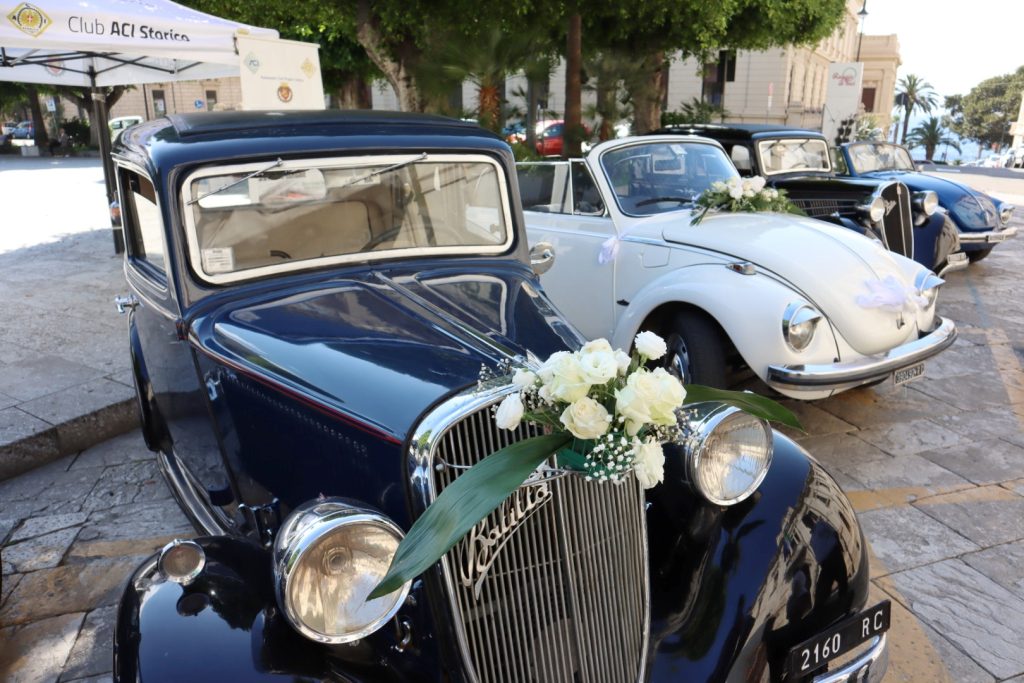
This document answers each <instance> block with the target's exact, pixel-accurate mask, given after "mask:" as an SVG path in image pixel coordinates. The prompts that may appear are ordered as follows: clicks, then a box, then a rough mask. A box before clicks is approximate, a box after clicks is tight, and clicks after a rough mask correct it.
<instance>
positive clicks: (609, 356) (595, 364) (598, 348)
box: [579, 339, 619, 384]
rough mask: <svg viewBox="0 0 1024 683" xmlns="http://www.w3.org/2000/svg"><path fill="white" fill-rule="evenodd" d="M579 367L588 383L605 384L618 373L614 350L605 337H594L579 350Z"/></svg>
mask: <svg viewBox="0 0 1024 683" xmlns="http://www.w3.org/2000/svg"><path fill="white" fill-rule="evenodd" d="M579 363H580V369H581V370H582V371H583V377H584V378H585V379H586V380H587V381H588V382H589V383H590V384H605V383H606V382H608V381H609V380H611V379H613V378H614V377H615V376H616V375H617V374H619V363H618V361H617V360H616V359H615V352H614V351H612V346H611V344H609V343H608V341H607V340H606V339H595V340H594V341H592V342H587V344H586V345H585V346H584V347H583V348H582V349H581V350H580V353H579Z"/></svg>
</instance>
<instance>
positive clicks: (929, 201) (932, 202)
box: [914, 190, 939, 216]
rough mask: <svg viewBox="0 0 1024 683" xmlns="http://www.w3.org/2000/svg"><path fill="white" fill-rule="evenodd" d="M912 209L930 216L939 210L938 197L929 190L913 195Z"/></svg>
mask: <svg viewBox="0 0 1024 683" xmlns="http://www.w3.org/2000/svg"><path fill="white" fill-rule="evenodd" d="M914 208H916V209H917V210H919V211H921V212H922V213H923V214H924V215H926V216H931V215H932V214H933V213H935V212H936V211H938V210H939V195H937V194H935V193H934V192H932V191H931V190H926V191H924V192H915V193H914Z"/></svg>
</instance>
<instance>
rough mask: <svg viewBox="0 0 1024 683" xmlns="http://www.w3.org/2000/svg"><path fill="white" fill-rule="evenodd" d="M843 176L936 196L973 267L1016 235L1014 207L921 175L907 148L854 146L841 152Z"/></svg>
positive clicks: (887, 144)
mask: <svg viewBox="0 0 1024 683" xmlns="http://www.w3.org/2000/svg"><path fill="white" fill-rule="evenodd" d="M838 152H839V154H838V156H839V159H838V161H839V162H840V166H841V167H842V170H841V172H844V173H847V174H849V175H850V176H853V177H857V178H877V179H881V180H898V181H899V182H901V183H903V184H904V185H906V186H907V187H909V188H910V189H911V190H913V191H915V192H934V193H935V194H936V195H937V196H938V198H939V205H940V206H941V207H942V208H944V209H945V210H946V211H947V212H948V213H949V217H950V218H951V219H952V220H953V222H954V223H956V226H957V228H959V230H960V245H961V248H962V249H963V250H964V252H966V253H967V257H968V258H969V259H970V261H971V262H972V263H974V262H976V261H980V260H981V259H983V258H985V257H986V256H988V255H989V254H990V253H992V249H993V248H995V245H997V244H999V243H1000V242H1003V241H1005V240H1008V239H1010V238H1011V237H1013V236H1015V235H1016V234H1017V228H1011V227H1009V224H1010V218H1011V217H1012V216H1013V209H1014V206H1013V205H1012V204H1008V203H1006V202H1003V201H1000V200H999V199H996V198H995V197H990V196H988V195H987V194H985V193H984V192H978V191H977V190H974V189H971V188H970V187H967V186H966V185H963V184H961V183H958V182H954V181H952V180H948V179H946V178H940V177H938V176H935V175H929V174H926V173H919V172H918V170H917V167H916V166H915V165H914V162H913V160H912V159H911V157H910V152H908V151H907V149H906V148H905V147H901V146H900V145H895V144H893V143H891V142H851V143H847V144H845V145H841V146H840V147H839V150H838Z"/></svg>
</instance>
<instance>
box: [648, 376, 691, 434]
mask: <svg viewBox="0 0 1024 683" xmlns="http://www.w3.org/2000/svg"><path fill="white" fill-rule="evenodd" d="M647 381H648V382H650V383H652V384H653V385H654V398H649V399H647V408H648V412H649V413H650V415H651V422H654V423H655V424H659V425H674V424H675V423H676V410H677V409H679V408H680V407H682V405H683V401H684V400H686V389H684V388H683V384H682V382H680V381H679V378H678V377H676V376H675V375H673V374H672V373H670V372H668V371H667V370H665V369H664V368H655V370H654V371H653V372H652V373H651V376H650V378H649V379H648V380H647Z"/></svg>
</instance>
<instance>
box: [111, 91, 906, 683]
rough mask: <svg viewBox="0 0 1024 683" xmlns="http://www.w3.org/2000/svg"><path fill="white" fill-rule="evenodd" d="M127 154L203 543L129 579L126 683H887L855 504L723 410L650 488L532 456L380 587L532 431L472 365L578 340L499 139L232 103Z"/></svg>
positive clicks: (154, 358) (123, 143) (696, 412)
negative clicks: (741, 497) (480, 514)
mask: <svg viewBox="0 0 1024 683" xmlns="http://www.w3.org/2000/svg"><path fill="white" fill-rule="evenodd" d="M114 161H115V164H116V166H117V180H118V188H119V193H120V201H121V206H122V210H123V224H124V231H125V237H126V244H127V250H126V261H125V274H126V277H127V280H128V284H129V288H130V292H131V293H130V295H128V296H126V297H124V298H122V299H121V300H120V306H121V307H122V309H124V310H126V311H128V312H129V325H128V338H129V342H130V348H131V359H132V369H133V376H134V379H135V383H136V388H137V396H138V405H139V412H140V414H141V416H142V426H143V435H144V437H145V439H146V443H147V444H148V445H149V447H150V448H152V449H153V450H155V451H157V456H156V457H157V459H158V461H159V463H160V465H161V467H162V469H163V471H164V473H165V475H166V477H167V479H168V482H169V484H170V485H171V488H172V490H173V491H174V493H175V495H176V496H177V498H178V500H179V502H181V503H182V505H183V506H184V508H185V509H186V511H187V512H188V514H189V515H190V517H191V518H192V520H193V522H194V523H195V524H196V526H197V528H198V529H199V530H201V532H202V533H203V534H205V535H204V536H203V537H202V538H198V539H195V540H183V541H179V542H176V543H172V544H170V545H168V546H167V547H166V548H165V549H164V550H163V551H162V552H161V553H159V554H158V555H156V556H154V557H152V558H150V559H148V560H146V561H145V562H144V563H143V564H142V565H141V566H140V567H139V568H138V569H137V570H136V571H135V572H134V574H133V575H132V576H131V578H130V579H129V581H128V582H127V585H126V587H125V589H124V594H123V597H122V600H121V604H120V607H119V609H118V621H117V625H116V628H115V642H114V648H115V657H114V680H115V681H119V682H125V683H126V682H128V681H133V682H134V681H139V682H142V683H154V682H156V681H190V682H191V683H203V682H205V681H211V682H212V681H217V682H218V683H219V682H221V681H266V680H269V679H271V678H273V679H275V680H278V679H280V680H293V681H298V680H302V681H313V680H316V681H335V682H341V681H392V682H395V683H398V682H403V681H404V682H410V683H411V682H414V681H415V682H426V681H442V680H445V681H477V682H479V683H500V682H505V681H512V680H515V681H545V682H546V683H574V682H579V681H596V680H609V681H611V680H614V681H616V682H617V681H639V680H643V681H649V682H651V683H668V682H669V681H680V680H693V681H713V682H722V683H724V682H725V681H737V680H752V681H757V682H760V681H769V682H774V683H781V681H783V680H786V681H805V682H807V683H809V682H810V681H811V680H812V678H813V679H814V680H820V679H818V678H816V677H818V676H820V675H822V674H828V673H830V672H831V675H833V676H836V675H840V674H842V675H846V674H844V673H843V672H844V671H847V672H852V674H851V675H855V676H857V677H858V679H859V680H870V681H879V680H880V679H881V677H882V675H883V674H884V672H885V666H886V641H885V637H886V635H885V630H886V629H887V628H888V623H889V613H888V604H887V603H880V604H877V605H874V606H872V607H870V608H868V609H865V607H866V606H867V598H868V589H869V571H868V555H867V547H866V544H865V543H864V540H863V537H862V535H861V531H860V528H859V526H858V523H857V518H856V515H855V513H854V510H853V509H852V507H851V505H850V503H849V501H848V500H847V499H846V497H845V496H844V495H843V493H842V492H841V491H840V489H839V487H838V486H837V485H836V483H835V482H834V481H833V480H832V478H831V477H830V476H829V475H828V474H827V473H826V472H825V471H824V470H823V469H821V467H820V466H819V465H818V464H817V463H816V462H815V461H814V460H813V459H812V458H810V457H809V456H808V455H807V454H806V453H805V452H804V451H802V450H801V449H800V448H799V446H797V445H796V444H794V443H793V442H792V441H790V440H789V439H787V438H785V437H784V436H782V435H779V434H774V433H773V432H772V431H771V430H770V429H769V428H768V427H767V425H766V424H765V423H763V422H761V421H759V420H757V419H756V418H752V417H749V416H746V414H745V413H739V412H737V411H735V410H734V409H731V408H725V407H723V406H721V405H717V404H699V405H694V406H693V407H692V408H691V409H690V410H692V411H693V412H692V413H688V417H687V418H686V422H685V423H684V424H685V427H686V428H687V429H688V430H690V433H691V434H692V439H690V440H688V441H687V443H686V444H685V445H676V446H672V447H670V456H671V457H670V458H669V463H668V471H667V472H666V481H665V483H664V484H663V485H661V486H659V487H657V488H656V489H652V490H651V491H650V492H649V493H648V494H647V497H646V498H645V494H644V493H643V492H642V490H641V489H640V487H639V485H638V484H634V483H626V484H624V485H621V486H600V485H597V484H592V483H587V482H586V481H585V480H584V479H583V478H582V477H577V476H571V475H570V476H557V477H554V478H548V477H547V475H546V470H539V471H538V473H537V476H535V477H533V478H532V479H531V480H528V482H527V483H526V484H524V486H523V487H522V488H520V489H519V490H517V491H516V492H515V493H514V494H513V495H512V497H510V498H509V499H508V501H506V503H504V504H503V506H504V507H503V508H501V509H500V510H498V511H496V512H495V513H494V514H493V515H492V517H491V518H489V519H487V520H485V521H484V522H482V523H481V524H480V525H478V527H477V528H476V530H475V531H474V532H471V534H470V535H469V536H467V538H466V539H464V540H463V541H460V542H459V543H458V544H456V545H455V547H453V548H452V549H451V550H450V551H449V552H448V553H447V554H446V555H445V557H444V558H443V559H442V561H441V562H440V563H438V564H436V565H435V566H434V567H432V568H431V569H430V570H428V571H427V572H426V573H424V574H423V575H422V576H421V577H419V578H417V579H415V580H413V581H411V582H409V583H406V584H405V586H404V587H403V588H402V589H401V590H399V591H396V592H394V593H392V594H390V595H387V596H384V597H381V598H377V599H374V600H371V601H367V600H366V599H365V598H366V596H367V595H368V594H369V592H370V591H371V589H372V588H373V587H374V586H375V585H376V584H377V582H378V581H379V580H380V579H381V578H382V577H383V574H384V572H385V571H386V569H387V568H388V565H389V563H390V561H391V558H392V556H393V554H394V552H395V548H396V546H397V544H398V542H399V540H400V539H401V538H402V536H403V533H404V532H405V531H406V530H408V529H409V527H410V525H411V524H412V522H413V521H414V520H415V519H417V518H418V517H419V516H420V515H421V514H422V513H423V511H424V509H425V508H426V507H427V506H428V505H429V504H430V503H431V502H433V501H434V499H435V497H436V496H437V495H438V492H439V491H442V490H443V489H444V488H445V487H446V486H447V485H448V484H449V483H450V482H451V481H453V480H454V479H455V478H456V477H458V476H460V473H461V472H462V471H463V470H464V468H465V467H466V466H469V465H473V464H474V463H475V462H477V461H478V460H480V459H481V458H483V457H484V456H486V455H487V454H488V453H491V452H494V451H495V450H497V449H498V448H499V447H501V446H503V445H506V444H511V443H514V442H516V441H518V440H521V439H524V438H526V437H528V436H531V435H532V434H533V432H532V431H531V428H530V427H525V426H524V427H520V428H518V429H517V430H515V431H505V430H498V429H497V428H496V427H495V426H494V420H493V419H492V416H491V412H490V411H491V409H492V407H493V406H495V405H496V404H497V403H498V402H500V401H501V400H502V399H503V398H504V397H505V396H507V395H509V394H510V393H512V392H514V391H516V390H517V389H516V387H515V385H513V384H512V382H511V378H510V377H505V379H504V380H497V381H495V382H493V383H488V384H487V385H486V386H478V384H477V381H478V373H479V371H480V369H481V366H484V367H485V368H489V369H491V370H492V371H495V372H498V373H502V372H504V370H502V368H507V365H505V364H506V363H507V362H509V361H510V360H511V359H518V360H516V362H526V363H533V362H535V361H536V359H538V358H544V357H546V356H547V355H548V354H550V353H552V352H554V351H557V350H565V349H573V348H577V347H579V346H580V345H581V344H582V343H583V339H582V338H581V337H580V336H579V334H578V333H577V332H576V331H575V330H574V328H573V326H572V325H571V324H570V323H569V322H568V321H567V320H566V319H565V318H564V317H563V316H562V314H561V313H560V312H559V311H558V310H557V309H556V308H554V306H553V305H552V304H551V302H550V301H549V299H548V297H547V295H546V294H545V292H544V290H543V289H542V288H541V287H540V284H539V282H538V280H537V277H536V275H535V274H534V272H533V271H532V270H531V268H530V264H529V261H528V250H527V241H526V233H525V230H524V228H523V215H522V212H521V210H520V208H519V203H518V200H517V199H516V195H515V188H516V183H515V167H514V165H513V164H514V162H513V159H512V155H511V151H510V149H509V147H508V146H507V145H506V143H504V142H503V141H501V140H499V139H497V137H495V136H493V135H492V134H490V133H487V132H485V131H483V130H481V129H480V128H478V127H476V126H473V125H469V124H464V123H460V122H457V121H452V120H450V119H441V118H437V117H424V116H413V115H402V114H397V113H379V112H358V111H353V112H338V111H322V112H285V113H279V112H272V113H264V112H224V113H212V114H188V115H172V116H170V117H168V118H161V119H158V120H154V121H149V122H147V123H143V124H140V125H138V126H133V127H132V128H130V129H129V130H127V131H126V132H125V134H124V135H122V136H121V138H120V140H119V142H118V143H117V144H116V145H115V149H114ZM587 295H589V293H587ZM499 376H503V375H499ZM712 447H713V448H714V454H713V457H712V456H711V455H709V452H707V451H705V450H704V449H706V448H712ZM769 448H770V449H772V457H771V458H770V459H768V460H765V459H764V458H765V457H767V455H768V452H767V450H766V449H769ZM769 462H770V465H769V464H768V463H769ZM757 463H761V464H760V465H758V464H757ZM751 465H753V467H752V468H751V469H750V470H749V471H748V470H746V469H745V468H748V467H751ZM686 467H689V468H691V469H690V472H691V474H692V473H696V474H698V475H700V476H702V477H704V476H707V477H708V480H707V481H708V482H709V485H710V486H711V487H712V488H711V489H700V488H698V487H697V485H695V484H690V483H687V482H689V481H694V480H693V479H692V477H690V476H688V475H687V473H686V471H684V469H685V468H686ZM708 468H712V469H710V470H709V469H708ZM766 468H767V469H766ZM760 475H764V479H763V481H762V482H761V483H760V486H759V487H758V488H757V490H756V493H755V495H753V496H751V497H748V498H746V500H745V501H744V502H743V503H742V504H741V505H720V504H714V503H712V502H711V498H710V496H712V495H715V491H716V490H718V489H719V488H720V487H721V486H722V485H724V484H725V483H726V482H729V485H730V486H732V483H733V482H735V481H739V482H741V483H742V482H747V483H746V484H745V485H741V487H740V488H742V487H743V486H745V487H746V489H747V490H748V491H753V487H754V486H755V485H756V482H755V481H754V479H753V478H752V477H755V476H760ZM701 481H702V482H703V481H704V480H703V479H702V480H701ZM701 491H703V492H701ZM726 502H728V501H726ZM495 539H498V540H499V541H500V542H499V543H494V541H495ZM864 624H867V626H868V628H867V630H863V627H864ZM826 646H827V652H826V650H825V648H826ZM850 648H853V649H852V650H851V649H850ZM836 657H843V658H844V661H843V663H842V666H841V667H840V666H839V665H837V664H836V663H835V661H834V659H835V658H836ZM837 680H838V679H837Z"/></svg>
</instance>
